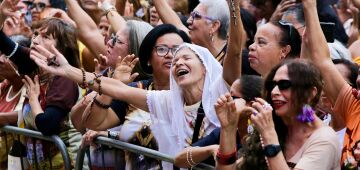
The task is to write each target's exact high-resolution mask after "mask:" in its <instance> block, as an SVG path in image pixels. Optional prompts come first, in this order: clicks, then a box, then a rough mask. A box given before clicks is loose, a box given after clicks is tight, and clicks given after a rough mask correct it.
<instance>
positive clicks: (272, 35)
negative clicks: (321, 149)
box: [249, 22, 301, 77]
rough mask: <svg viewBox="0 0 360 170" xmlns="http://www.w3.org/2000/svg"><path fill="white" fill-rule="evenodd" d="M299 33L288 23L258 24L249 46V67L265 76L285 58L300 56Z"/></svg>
mask: <svg viewBox="0 0 360 170" xmlns="http://www.w3.org/2000/svg"><path fill="white" fill-rule="evenodd" d="M300 46H301V40H300V36H299V33H298V32H297V31H296V30H295V28H294V27H293V26H292V25H291V24H289V23H282V22H270V23H267V24H264V25H262V26H260V27H259V28H258V30H257V32H256V34H255V38H254V43H253V44H251V45H250V46H249V62H250V66H251V68H253V69H254V70H255V71H257V72H258V73H259V74H260V75H261V76H262V77H265V76H266V75H267V74H268V73H269V71H270V70H271V69H272V68H273V67H274V66H276V65H277V64H279V63H280V62H281V60H283V59H285V58H295V57H299V56H300Z"/></svg>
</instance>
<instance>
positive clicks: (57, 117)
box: [0, 0, 81, 169]
mask: <svg viewBox="0 0 360 170" xmlns="http://www.w3.org/2000/svg"><path fill="white" fill-rule="evenodd" d="M16 3H17V1H10V0H6V1H3V2H2V3H1V5H0V11H1V13H0V23H3V20H2V18H5V17H8V16H13V15H16V13H15V11H14V9H16V8H15V5H16ZM34 32H35V33H34V36H33V38H32V43H31V46H30V49H29V48H26V47H23V46H21V45H19V44H17V43H14V42H13V41H11V40H10V39H9V38H8V37H7V36H5V35H4V33H3V32H2V31H0V39H1V41H0V42H1V45H0V50H1V51H2V52H3V53H4V54H5V55H6V56H7V57H8V58H10V60H11V61H12V62H13V63H14V64H15V65H16V66H17V67H18V70H19V73H20V74H31V73H33V72H34V71H36V70H37V66H36V64H35V63H33V61H32V60H31V59H30V58H29V57H28V56H29V55H30V51H34V50H35V48H34V47H35V46H38V45H42V46H44V47H45V48H46V49H48V50H50V49H55V48H57V49H58V50H60V51H61V52H62V53H64V54H65V55H66V56H67V59H68V60H69V63H70V65H72V66H74V67H78V66H79V61H78V49H77V43H76V34H75V33H76V31H75V29H74V27H72V26H71V25H70V24H68V23H65V22H64V21H62V20H60V19H56V18H52V19H47V20H44V21H40V23H39V27H35V31H34ZM39 74H40V75H36V76H35V78H34V80H32V79H31V78H30V77H29V76H25V79H24V80H23V82H24V83H25V86H26V87H27V92H28V94H27V98H28V99H27V100H26V101H25V102H24V107H23V108H22V112H21V114H20V116H22V118H23V119H21V121H20V123H19V126H20V127H25V128H29V129H35V130H38V131H40V132H41V133H42V134H44V135H55V134H56V135H59V136H60V138H61V139H62V140H63V141H64V143H65V144H66V146H67V149H68V152H69V153H70V154H69V155H70V157H71V158H75V157H76V152H77V149H78V148H79V145H80V139H81V135H80V133H78V132H75V130H74V129H73V128H72V126H71V122H70V121H69V112H70V109H71V108H72V107H73V105H74V104H75V103H76V101H77V99H78V98H79V89H78V87H77V85H76V84H75V83H74V82H72V81H71V80H69V79H67V78H64V77H59V76H54V75H50V74H45V73H44V72H40V73H39ZM70 141H71V142H70ZM26 144H27V146H34V145H35V144H36V145H37V147H36V149H37V150H38V153H39V154H37V157H35V155H31V154H30V153H32V151H31V150H32V148H33V147H28V149H29V150H28V152H29V154H28V155H29V157H28V159H29V162H30V163H31V165H32V166H35V164H34V161H35V159H37V161H38V163H39V166H40V167H42V168H43V169H49V168H50V165H49V161H48V160H45V158H49V159H51V160H52V167H53V169H61V168H63V163H62V159H61V156H60V155H61V154H60V152H59V151H58V150H56V149H55V150H52V151H51V152H49V149H50V150H51V149H54V148H56V147H55V145H54V144H51V143H48V142H45V141H41V140H32V139H31V138H28V139H27V140H26ZM41 147H42V148H41ZM41 153H42V154H41ZM59 158H60V159H59ZM72 163H74V162H72Z"/></svg>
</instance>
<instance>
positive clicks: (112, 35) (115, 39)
mask: <svg viewBox="0 0 360 170" xmlns="http://www.w3.org/2000/svg"><path fill="white" fill-rule="evenodd" d="M110 40H111V46H115V44H116V43H119V44H126V45H128V44H127V43H125V42H123V41H121V40H120V39H119V38H118V36H117V35H115V34H111V37H110Z"/></svg>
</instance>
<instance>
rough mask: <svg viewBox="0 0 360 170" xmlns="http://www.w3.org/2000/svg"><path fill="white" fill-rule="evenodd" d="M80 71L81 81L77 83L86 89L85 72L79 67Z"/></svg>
mask: <svg viewBox="0 0 360 170" xmlns="http://www.w3.org/2000/svg"><path fill="white" fill-rule="evenodd" d="M81 73H82V83H81V84H78V85H79V86H80V87H81V88H82V89H86V88H87V87H88V84H87V83H86V73H85V69H84V68H81Z"/></svg>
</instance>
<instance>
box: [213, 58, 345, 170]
mask: <svg viewBox="0 0 360 170" xmlns="http://www.w3.org/2000/svg"><path fill="white" fill-rule="evenodd" d="M322 86H323V85H322V79H321V75H320V72H319V70H318V69H317V68H316V67H315V66H314V65H312V64H310V63H309V62H307V61H302V60H288V61H285V62H282V63H281V64H279V65H277V66H276V67H274V68H273V69H272V70H271V71H270V72H269V74H268V76H267V78H266V79H265V99H266V101H268V102H269V103H267V102H266V101H265V100H263V99H261V98H257V99H256V100H255V102H254V103H253V104H252V107H246V106H245V105H244V101H243V100H242V99H241V100H238V99H235V100H233V99H232V98H231V96H230V95H228V94H226V95H224V96H222V97H220V98H219V99H218V102H217V104H215V110H216V113H217V115H218V118H219V120H220V123H221V137H220V148H219V151H218V153H217V163H218V164H217V165H218V168H220V169H235V168H236V166H237V167H238V168H239V169H304V170H305V169H319V170H329V169H334V170H335V169H339V168H340V164H339V159H340V150H339V149H338V146H339V140H338V138H337V136H336V133H335V132H334V130H333V129H332V128H331V127H329V126H326V125H324V124H323V123H322V121H321V120H320V119H319V118H318V117H317V116H316V115H315V111H314V110H313V109H312V108H315V106H316V104H317V103H318V101H319V98H320V94H321V90H322ZM246 113H247V114H249V115H248V116H249V119H250V120H251V123H252V126H254V128H255V129H256V130H255V131H253V132H250V134H249V136H248V137H246V138H245V139H243V145H242V146H243V150H242V151H241V152H240V156H241V157H240V159H239V163H238V164H237V165H236V163H235V161H236V160H237V154H236V150H234V148H235V146H236V139H235V134H236V129H237V124H238V119H239V116H240V114H246Z"/></svg>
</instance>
